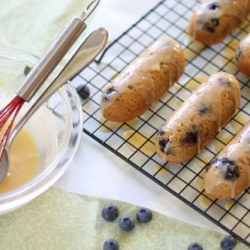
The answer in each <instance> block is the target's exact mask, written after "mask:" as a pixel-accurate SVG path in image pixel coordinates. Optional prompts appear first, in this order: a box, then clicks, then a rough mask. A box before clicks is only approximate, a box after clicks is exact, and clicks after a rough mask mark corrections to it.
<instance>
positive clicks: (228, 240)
mask: <svg viewBox="0 0 250 250" xmlns="http://www.w3.org/2000/svg"><path fill="white" fill-rule="evenodd" d="M220 246H221V249H223V250H231V249H234V247H235V246H236V240H235V238H234V237H232V236H226V237H224V238H223V239H222V241H221V242H220Z"/></svg>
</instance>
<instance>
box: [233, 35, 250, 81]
mask: <svg viewBox="0 0 250 250" xmlns="http://www.w3.org/2000/svg"><path fill="white" fill-rule="evenodd" d="M235 62H236V66H237V67H238V69H239V71H241V72H242V73H243V74H245V75H246V76H247V77H250V35H247V36H246V37H245V38H244V39H242V40H241V41H240V43H239V45H238V47H237V49H236V52H235Z"/></svg>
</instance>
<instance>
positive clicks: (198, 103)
mask: <svg viewBox="0 0 250 250" xmlns="http://www.w3.org/2000/svg"><path fill="white" fill-rule="evenodd" d="M240 98H241V95H240V86H239V83H238V81H237V80H236V78H235V77H234V76H233V75H231V74H229V73H225V72H219V73H216V74H214V75H212V76H210V77H209V78H208V79H207V81H205V82H203V83H202V84H201V85H200V86H199V87H198V88H197V89H196V90H195V92H194V93H192V94H191V96H190V97H189V98H188V99H186V100H185V101H184V102H183V103H182V105H181V106H180V107H179V108H178V109H177V110H176V111H175V112H174V113H173V114H172V115H171V116H170V117H169V119H168V120H167V122H166V124H164V125H163V126H162V127H161V128H159V130H158V133H157V136H156V152H157V154H158V155H159V156H160V157H161V158H162V159H163V160H165V161H169V162H179V163H181V162H186V161H188V160H190V159H192V158H193V157H194V156H195V155H196V154H197V153H199V152H200V150H202V149H203V148H204V147H205V146H206V145H207V144H208V143H209V142H210V141H211V140H212V139H213V137H214V136H215V135H216V133H217V132H218V131H219V130H220V129H221V128H222V127H224V126H225V125H226V124H227V123H228V122H229V120H230V119H231V117H232V116H233V114H234V113H235V112H236V110H237V109H238V107H239V105H240Z"/></svg>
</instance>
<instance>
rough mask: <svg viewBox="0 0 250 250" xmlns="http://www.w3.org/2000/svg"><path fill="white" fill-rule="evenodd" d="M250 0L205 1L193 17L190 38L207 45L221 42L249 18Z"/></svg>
mask: <svg viewBox="0 0 250 250" xmlns="http://www.w3.org/2000/svg"><path fill="white" fill-rule="evenodd" d="M249 13H250V1H249V0H240V1H235V0H205V1H203V2H202V4H201V6H200V7H199V8H198V10H196V11H195V12H194V13H193V15H192V16H191V19H190V23H189V34H190V36H191V37H192V38H193V39H194V40H196V41H199V42H201V43H203V44H205V45H213V44H217V43H219V42H221V41H222V40H223V39H224V38H225V37H227V36H228V35H230V34H231V33H232V32H233V31H234V30H235V29H236V28H238V27H239V26H240V24H241V23H242V22H243V21H244V20H245V19H246V18H247V16H248V15H249Z"/></svg>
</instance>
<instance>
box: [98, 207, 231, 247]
mask: <svg viewBox="0 0 250 250" xmlns="http://www.w3.org/2000/svg"><path fill="white" fill-rule="evenodd" d="M118 215H119V211H118V208H117V206H115V205H113V204H108V205H106V206H105V207H104V208H103V209H102V218H103V219H104V220H106V221H115V220H116V219H117V218H118ZM152 217H153V214H152V211H151V210H150V209H148V208H140V209H138V210H137V212H136V219H137V220H138V221H139V222H140V223H148V222H149V221H151V220H152ZM118 225H119V227H120V229H121V230H123V231H131V230H132V229H134V227H135V219H134V217H132V216H130V215H123V216H121V217H120V218H119V220H118ZM235 246H236V240H235V238H233V237H232V236H226V237H224V238H223V239H222V240H221V242H220V247H221V249H222V250H232V249H234V247H235ZM103 250H119V243H118V241H117V240H115V239H108V240H106V241H105V242H104V244H103ZM187 250H203V247H202V245H201V244H200V243H197V242H193V243H191V244H190V245H189V246H188V248H187Z"/></svg>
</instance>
